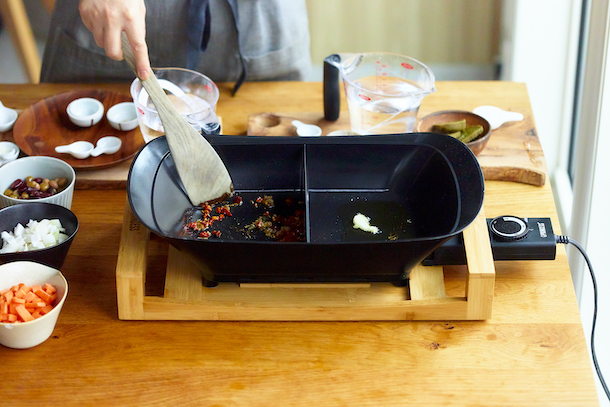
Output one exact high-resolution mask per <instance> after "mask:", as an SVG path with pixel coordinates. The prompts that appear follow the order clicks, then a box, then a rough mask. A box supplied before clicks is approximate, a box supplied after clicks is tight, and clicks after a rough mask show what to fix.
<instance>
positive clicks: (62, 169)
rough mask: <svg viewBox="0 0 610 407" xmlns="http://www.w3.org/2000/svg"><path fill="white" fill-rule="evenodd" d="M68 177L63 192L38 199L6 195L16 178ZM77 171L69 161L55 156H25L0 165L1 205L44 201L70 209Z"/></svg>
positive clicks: (3, 206)
mask: <svg viewBox="0 0 610 407" xmlns="http://www.w3.org/2000/svg"><path fill="white" fill-rule="evenodd" d="M29 176H32V177H40V178H48V179H50V180H52V179H55V178H66V182H67V186H66V187H65V189H63V190H62V191H61V192H58V193H56V194H54V195H52V196H49V197H46V198H37V199H15V198H11V197H8V196H6V195H4V191H6V190H7V189H9V187H10V186H11V184H12V183H13V182H14V181H15V180H18V179H20V180H23V179H25V178H26V177H29ZM75 181H76V173H75V172H74V169H73V168H72V167H71V166H70V164H68V163H67V162H65V161H63V160H60V159H59V158H54V157H23V158H19V159H17V160H15V161H12V162H10V163H8V164H6V165H3V166H2V167H0V191H1V192H2V195H0V207H2V208H5V207H7V206H11V205H19V204H27V203H31V202H44V203H53V204H57V205H61V206H63V207H65V208H68V209H70V207H71V206H72V195H73V194H74V183H75Z"/></svg>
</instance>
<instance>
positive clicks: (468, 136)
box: [459, 124, 483, 143]
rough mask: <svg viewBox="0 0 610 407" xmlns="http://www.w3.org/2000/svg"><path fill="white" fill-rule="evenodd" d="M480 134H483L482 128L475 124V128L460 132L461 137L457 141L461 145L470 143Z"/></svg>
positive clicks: (467, 128)
mask: <svg viewBox="0 0 610 407" xmlns="http://www.w3.org/2000/svg"><path fill="white" fill-rule="evenodd" d="M481 134H483V126H481V125H480V124H477V125H475V126H468V127H466V129H464V131H463V132H462V135H461V136H460V138H459V140H460V141H462V142H463V143H470V142H471V141H473V140H474V139H476V138H477V137H479V136H480V135H481Z"/></svg>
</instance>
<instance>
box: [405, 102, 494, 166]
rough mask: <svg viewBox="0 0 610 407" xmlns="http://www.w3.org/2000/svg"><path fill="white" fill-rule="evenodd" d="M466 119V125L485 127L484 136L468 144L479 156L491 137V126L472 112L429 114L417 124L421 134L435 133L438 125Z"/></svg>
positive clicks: (450, 111)
mask: <svg viewBox="0 0 610 407" xmlns="http://www.w3.org/2000/svg"><path fill="white" fill-rule="evenodd" d="M462 119H466V125H467V126H472V125H477V124H479V125H481V126H483V134H481V135H480V136H479V137H477V138H476V139H474V140H473V141H471V142H469V143H466V145H467V146H468V148H470V150H471V151H472V152H473V153H474V154H475V155H478V154H479V153H480V152H481V151H483V149H484V148H485V146H486V145H487V142H488V141H489V138H490V137H491V126H490V124H489V122H488V121H487V120H485V119H484V118H483V117H481V116H479V115H477V114H474V113H472V112H467V111H462V110H443V111H439V112H436V113H432V114H429V115H428V116H426V117H424V118H423V119H421V120H420V122H419V123H418V124H417V131H418V132H420V133H428V132H434V129H433V128H434V126H435V125H438V124H443V123H448V122H454V121H458V120H462Z"/></svg>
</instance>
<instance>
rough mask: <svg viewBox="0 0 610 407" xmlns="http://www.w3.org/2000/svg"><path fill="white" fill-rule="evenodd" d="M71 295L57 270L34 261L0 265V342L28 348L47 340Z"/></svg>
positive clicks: (17, 347) (9, 345) (7, 345)
mask: <svg viewBox="0 0 610 407" xmlns="http://www.w3.org/2000/svg"><path fill="white" fill-rule="evenodd" d="M67 295H68V282H67V281H66V279H65V277H64V276H63V275H62V274H61V272H60V271H59V270H57V269H54V268H52V267H48V266H45V265H43V264H39V263H34V262H30V261H16V262H12V263H6V264H3V265H0V345H4V346H6V347H9V348H14V349H27V348H32V347H34V346H37V345H40V344H41V343H43V342H44V341H46V340H47V339H48V338H49V337H50V336H51V334H52V333H53V330H54V329H55V324H56V323H57V318H58V317H59V313H60V312H61V308H62V306H63V304H64V301H65V300H66V296H67Z"/></svg>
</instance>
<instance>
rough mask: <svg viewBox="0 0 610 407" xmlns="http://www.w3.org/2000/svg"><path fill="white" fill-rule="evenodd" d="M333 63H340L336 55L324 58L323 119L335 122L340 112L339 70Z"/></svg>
mask: <svg viewBox="0 0 610 407" xmlns="http://www.w3.org/2000/svg"><path fill="white" fill-rule="evenodd" d="M333 62H335V63H339V62H341V57H340V56H339V55H338V54H332V55H329V56H327V57H326V58H324V118H325V119H326V120H328V121H335V120H337V119H338V118H339V111H340V110H341V94H340V91H339V68H337V66H336V65H333Z"/></svg>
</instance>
